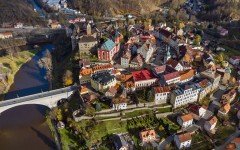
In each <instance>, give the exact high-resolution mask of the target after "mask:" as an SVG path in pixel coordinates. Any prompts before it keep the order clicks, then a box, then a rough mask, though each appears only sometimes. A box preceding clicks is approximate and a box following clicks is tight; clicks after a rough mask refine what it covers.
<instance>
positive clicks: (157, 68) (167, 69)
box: [153, 65, 176, 74]
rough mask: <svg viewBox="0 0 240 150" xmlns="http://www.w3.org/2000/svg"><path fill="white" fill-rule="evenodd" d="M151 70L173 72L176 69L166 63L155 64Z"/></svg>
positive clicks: (157, 72) (158, 72)
mask: <svg viewBox="0 0 240 150" xmlns="http://www.w3.org/2000/svg"><path fill="white" fill-rule="evenodd" d="M153 71H154V72H156V74H160V73H164V72H166V71H167V72H174V71H176V70H175V69H174V68H172V67H171V66H168V65H162V66H157V67H154V68H153Z"/></svg>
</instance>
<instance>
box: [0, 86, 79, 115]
mask: <svg viewBox="0 0 240 150" xmlns="http://www.w3.org/2000/svg"><path fill="white" fill-rule="evenodd" d="M77 89H78V86H75V85H74V86H70V87H66V88H61V89H57V90H52V91H47V92H42V93H38V94H33V95H29V96H24V97H19V98H14V99H9V100H6V101H2V102H0V114H1V113H2V112H4V111H6V110H8V109H11V108H13V107H16V106H20V105H28V104H38V105H44V106H47V107H48V108H53V107H56V106H57V103H58V101H59V100H61V99H67V98H68V97H69V96H71V95H72V94H73V92H74V91H76V90H77Z"/></svg>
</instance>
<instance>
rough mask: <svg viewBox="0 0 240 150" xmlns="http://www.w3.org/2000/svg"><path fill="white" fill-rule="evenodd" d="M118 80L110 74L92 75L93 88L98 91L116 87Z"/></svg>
mask: <svg viewBox="0 0 240 150" xmlns="http://www.w3.org/2000/svg"><path fill="white" fill-rule="evenodd" d="M116 82H117V81H116V79H115V76H114V75H111V74H110V73H109V72H102V73H97V74H94V75H92V78H91V86H92V87H93V88H94V89H95V90H96V91H104V90H106V89H107V88H110V87H113V86H115V85H116Z"/></svg>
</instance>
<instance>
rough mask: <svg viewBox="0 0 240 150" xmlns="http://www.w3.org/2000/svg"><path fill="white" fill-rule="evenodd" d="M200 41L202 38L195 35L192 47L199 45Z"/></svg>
mask: <svg viewBox="0 0 240 150" xmlns="http://www.w3.org/2000/svg"><path fill="white" fill-rule="evenodd" d="M201 41H202V38H201V36H200V35H196V37H195V40H194V45H200V42H201Z"/></svg>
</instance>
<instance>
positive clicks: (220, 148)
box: [215, 130, 240, 150]
mask: <svg viewBox="0 0 240 150" xmlns="http://www.w3.org/2000/svg"><path fill="white" fill-rule="evenodd" d="M239 135H240V130H237V131H236V132H235V133H233V134H232V135H231V136H229V138H228V140H227V141H226V142H225V143H224V144H222V145H221V146H219V147H216V148H215V150H223V149H224V148H225V147H226V146H227V145H228V144H229V143H230V142H231V141H232V140H233V139H235V138H236V137H238V136H239Z"/></svg>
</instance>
